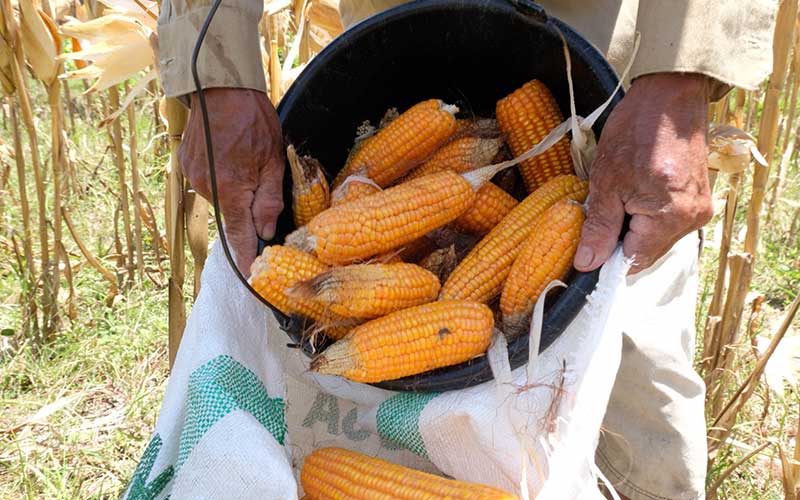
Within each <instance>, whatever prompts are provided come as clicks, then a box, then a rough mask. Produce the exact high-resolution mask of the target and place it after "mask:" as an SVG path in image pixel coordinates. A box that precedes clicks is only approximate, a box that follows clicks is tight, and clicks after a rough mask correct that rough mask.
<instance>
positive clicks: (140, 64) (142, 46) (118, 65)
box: [61, 14, 155, 93]
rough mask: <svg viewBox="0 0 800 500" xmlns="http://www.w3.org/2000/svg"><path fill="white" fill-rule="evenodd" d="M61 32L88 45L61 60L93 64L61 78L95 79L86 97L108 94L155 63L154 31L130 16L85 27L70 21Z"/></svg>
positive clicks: (107, 18) (102, 19)
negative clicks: (152, 42)
mask: <svg viewBox="0 0 800 500" xmlns="http://www.w3.org/2000/svg"><path fill="white" fill-rule="evenodd" d="M61 32H62V33H63V34H65V35H67V36H71V37H74V38H77V39H78V40H85V41H87V42H88V44H87V47H86V48H85V49H83V50H81V51H79V52H72V53H69V54H63V55H62V56H61V57H62V58H64V59H82V60H86V61H91V62H92V64H90V65H88V66H86V67H85V68H82V69H78V70H75V71H70V72H67V73H64V74H63V75H61V78H84V79H93V78H96V79H97V80H96V81H95V82H94V84H93V85H92V86H91V87H90V88H89V90H87V91H86V92H87V93H91V92H95V91H98V90H105V89H107V88H109V87H111V86H112V85H116V84H118V83H120V82H123V81H125V80H127V79H128V78H132V77H134V76H136V75H137V74H138V73H139V72H140V71H142V70H144V69H145V68H147V67H148V66H151V65H153V64H154V62H155V54H154V52H153V48H152V46H151V45H150V41H149V38H150V34H151V33H152V30H150V29H149V28H148V27H147V26H145V25H143V24H142V23H141V22H139V21H138V20H137V19H135V18H132V17H129V16H125V15H122V14H109V15H107V16H103V17H98V18H97V19H93V20H91V21H88V22H85V23H84V22H80V21H77V20H71V21H69V22H67V23H66V24H64V25H63V26H61Z"/></svg>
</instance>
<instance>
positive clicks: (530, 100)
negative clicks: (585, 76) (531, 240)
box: [496, 80, 573, 193]
mask: <svg viewBox="0 0 800 500" xmlns="http://www.w3.org/2000/svg"><path fill="white" fill-rule="evenodd" d="M496 111H497V122H498V123H499V124H500V130H502V131H503V133H504V134H505V135H506V136H507V137H508V144H509V146H510V147H511V152H512V153H513V154H514V156H519V155H521V154H522V153H524V152H525V151H527V150H528V149H530V148H531V147H533V146H534V145H535V144H536V143H538V142H539V141H541V140H542V139H544V137H545V136H546V135H547V134H549V133H550V131H551V130H553V129H554V128H556V126H558V125H559V124H560V123H561V122H562V121H564V117H563V115H562V114H561V110H560V109H559V108H558V104H556V101H555V99H554V98H553V95H552V94H551V93H550V91H549V90H548V89H547V87H545V85H544V84H543V83H542V82H540V81H538V80H532V81H530V82H528V83H526V84H525V85H523V86H522V87H520V88H519V89H517V90H515V91H514V92H512V93H511V94H509V95H508V96H506V97H504V98H503V99H500V100H499V101H498V102H497V109H496ZM519 170H520V172H521V173H522V178H523V180H524V181H525V186H526V187H527V188H528V192H529V193H532V192H534V191H535V190H536V189H538V188H539V186H541V185H543V184H544V183H545V182H547V181H548V180H549V179H551V178H553V177H555V176H557V175H562V174H571V173H572V172H573V167H572V159H571V156H570V152H569V139H568V138H567V137H564V138H563V139H561V140H560V141H558V143H556V144H555V145H554V146H553V147H551V148H550V149H548V150H547V151H545V152H544V153H543V154H541V155H539V156H536V157H534V158H531V159H530V160H527V161H524V162H522V163H520V164H519Z"/></svg>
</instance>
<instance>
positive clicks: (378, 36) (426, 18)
mask: <svg viewBox="0 0 800 500" xmlns="http://www.w3.org/2000/svg"><path fill="white" fill-rule="evenodd" d="M554 27H558V29H559V30H560V31H561V32H562V33H563V34H564V37H565V38H566V40H567V44H568V46H569V49H570V54H571V59H572V76H573V81H574V85H575V96H576V106H577V111H578V114H580V115H582V116H586V115H588V114H589V113H590V112H591V111H593V110H594V109H595V108H597V107H598V106H599V105H600V104H602V103H603V102H604V101H605V100H606V99H607V98H608V97H609V96H610V95H611V93H612V92H613V91H614V88H615V86H616V84H617V81H618V78H617V75H616V73H615V72H614V70H613V69H612V68H611V66H610V65H609V64H608V62H607V61H606V60H605V59H604V58H603V56H602V54H600V53H599V52H598V51H597V50H596V49H595V48H594V47H593V46H591V45H590V44H589V43H588V42H587V41H586V40H585V39H584V38H583V37H581V36H580V35H579V34H577V33H576V32H575V31H574V30H572V29H571V28H570V27H569V26H567V25H566V24H564V23H563V22H561V21H559V20H557V19H554V18H552V17H549V16H547V14H546V13H545V12H544V10H543V9H542V8H541V7H540V6H538V5H536V4H534V3H531V2H525V1H506V0H432V1H416V2H412V3H409V4H405V5H401V6H399V7H396V8H393V9H391V10H388V11H386V12H383V13H381V14H379V15H377V16H375V17H372V18H370V19H367V20H366V21H364V22H362V23H360V24H358V25H357V26H355V27H353V28H352V29H350V30H349V31H347V32H345V33H344V34H342V35H340V36H339V37H338V38H336V39H335V40H333V42H332V43H331V44H330V45H328V46H327V47H326V48H325V49H324V50H323V51H322V52H321V53H320V54H318V55H317V56H316V57H315V58H314V60H313V61H311V63H309V65H308V66H307V67H306V68H305V70H304V71H303V72H302V73H301V74H300V75H299V77H298V78H297V80H296V81H295V82H294V84H293V85H292V86H291V88H290V89H289V90H288V92H287V93H286V95H285V96H284V97H283V100H282V101H281V103H280V105H279V106H278V114H279V116H280V119H281V123H282V125H283V132H284V136H285V137H286V139H287V140H288V141H290V142H291V143H292V144H294V145H295V146H296V147H297V149H298V150H299V151H301V152H303V153H308V154H311V155H313V156H314V157H316V158H317V159H319V160H320V161H321V162H322V164H323V165H324V166H325V167H326V169H327V170H328V175H330V176H331V177H333V176H335V175H336V173H337V172H338V171H339V169H340V168H341V167H342V165H344V162H345V158H346V156H347V153H348V147H349V145H351V144H352V142H353V139H354V137H355V131H356V128H357V127H358V125H360V124H361V123H362V122H363V121H364V120H367V119H369V120H371V121H372V122H373V123H377V122H378V121H379V120H380V118H381V116H382V115H383V113H384V112H385V111H386V110H387V109H388V108H390V107H396V108H398V109H400V110H404V109H407V108H408V107H410V106H411V105H413V104H415V103H417V102H419V101H422V100H424V99H429V98H439V99H442V100H444V101H445V102H447V103H450V104H456V105H458V106H459V108H460V109H461V110H462V112H465V111H466V112H468V113H469V112H472V113H474V114H475V115H478V116H493V115H494V108H495V103H496V102H497V100H498V99H500V98H502V97H503V96H505V95H507V94H509V93H510V92H512V91H513V90H514V89H516V88H518V87H520V86H521V85H522V84H523V83H525V82H526V81H528V80H531V79H533V78H537V79H539V80H541V81H542V82H543V83H545V84H546V85H547V86H548V87H549V88H550V89H551V91H552V92H553V94H554V96H555V98H556V100H557V101H558V104H559V106H560V107H561V110H562V112H563V113H564V116H568V115H569V92H568V87H567V79H566V67H565V61H564V54H563V50H562V43H561V39H560V38H559V36H558V33H557V32H556V31H555V29H554ZM620 97H621V96H619V95H618V96H617V98H616V100H615V102H614V103H612V106H611V107H609V109H608V110H607V111H606V114H605V115H604V116H602V117H601V118H600V119H599V120H598V121H597V123H596V125H595V133H597V134H598V136H599V133H600V129H601V128H602V126H603V123H604V122H605V118H606V116H607V114H608V112H609V111H610V109H611V108H612V107H613V104H615V103H616V101H618V100H619V99H620ZM284 195H285V196H286V199H287V200H289V199H291V177H290V176H289V175H286V176H285V185H284ZM293 229H294V228H293V223H292V213H291V204H289V203H287V204H286V209H285V210H284V212H283V213H282V214H281V216H280V219H279V223H278V232H277V236H276V240H277V242H281V241H283V238H284V237H285V236H286V235H287V234H288V233H289V232H291V231H292V230H293ZM598 275H599V272H598V271H595V272H592V273H577V272H576V273H573V274H572V275H571V276H570V279H569V281H568V284H569V287H568V288H567V289H566V290H564V291H563V292H562V293H560V294H559V295H557V297H556V298H555V299H553V300H552V301H550V303H549V304H548V305H547V309H546V312H545V316H544V326H543V331H542V339H541V344H540V345H541V347H540V350H544V349H546V348H547V347H548V346H550V345H551V344H552V343H553V341H554V340H555V339H556V338H558V336H559V335H560V334H561V333H562V332H563V331H564V329H565V328H566V327H567V326H568V325H569V324H570V323H571V322H572V320H573V319H574V318H575V316H576V315H577V314H578V312H579V311H580V309H581V308H582V307H583V305H584V304H585V302H586V296H587V295H588V294H589V293H591V292H592V290H593V289H594V287H595V285H596V284H597V279H598ZM282 327H283V328H284V330H285V331H286V332H287V333H288V334H289V336H290V338H291V339H292V340H293V341H294V342H295V343H297V344H298V345H299V347H300V348H302V349H303V350H304V351H305V352H306V354H309V355H311V354H312V348H311V346H309V345H308V344H303V343H301V342H300V335H301V330H302V328H301V327H302V324H301V322H300V321H298V320H297V318H294V320H293V321H288V322H283V323H282ZM317 347H319V346H317ZM509 354H510V357H511V366H512V368H516V367H519V366H521V365H523V364H524V363H525V362H526V361H527V360H528V336H527V335H524V336H521V337H520V338H518V339H517V340H516V341H514V342H512V343H511V344H510V345H509ZM491 378H492V373H491V370H490V368H489V363H488V361H487V359H486V357H485V356H481V357H479V358H476V359H473V360H471V361H468V362H466V363H462V364H460V365H456V366H451V367H447V368H442V369H439V370H435V371H432V372H427V373H423V374H420V375H415V376H412V377H407V378H404V379H399V380H393V381H387V382H383V383H380V384H374V385H376V386H379V387H382V388H385V389H391V390H398V391H421V392H430V391H448V390H454V389H463V388H465V387H469V386H472V385H476V384H478V383H481V382H485V381H487V380H490V379H491Z"/></svg>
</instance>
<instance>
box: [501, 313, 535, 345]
mask: <svg viewBox="0 0 800 500" xmlns="http://www.w3.org/2000/svg"><path fill="white" fill-rule="evenodd" d="M529 320H530V317H529V315H528V314H523V313H517V314H511V315H503V318H502V323H503V330H502V331H503V335H505V337H506V340H507V341H508V342H511V341H512V340H514V339H516V338H517V337H519V336H520V335H522V334H524V333H525V330H526V329H527V328H528V327H529V326H530V325H529Z"/></svg>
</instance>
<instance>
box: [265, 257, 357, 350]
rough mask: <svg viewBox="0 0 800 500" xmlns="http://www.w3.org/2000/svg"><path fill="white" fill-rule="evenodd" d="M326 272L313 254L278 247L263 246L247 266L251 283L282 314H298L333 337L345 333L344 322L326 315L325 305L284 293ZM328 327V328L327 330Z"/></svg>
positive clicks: (345, 322)
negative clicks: (259, 253) (253, 260)
mask: <svg viewBox="0 0 800 500" xmlns="http://www.w3.org/2000/svg"><path fill="white" fill-rule="evenodd" d="M327 270H328V266H326V265H325V264H323V263H322V262H320V261H319V260H317V259H316V258H315V257H314V256H313V255H310V254H307V253H305V252H301V251H300V250H296V249H294V248H290V247H285V246H281V245H273V246H269V247H266V248H265V249H264V251H263V252H262V253H261V255H260V256H259V257H258V258H257V259H256V260H255V262H253V265H252V266H250V275H251V278H250V280H251V281H250V284H251V285H252V287H253V288H254V289H255V291H257V292H258V293H259V295H261V296H262V297H264V298H265V299H267V301H268V302H269V303H270V304H272V305H273V306H275V307H277V308H278V309H279V310H280V311H281V312H283V313H284V314H299V315H301V316H305V317H307V318H310V319H313V320H314V321H316V322H319V323H320V327H322V328H323V329H326V333H327V334H328V335H329V336H331V337H333V338H341V337H343V336H344V334H345V333H347V330H348V328H347V323H351V322H349V321H343V318H338V317H336V316H335V315H333V314H331V313H330V312H328V311H327V310H326V308H325V305H324V304H321V303H319V302H315V301H313V300H306V299H301V298H297V297H293V296H289V295H287V294H286V291H287V290H288V289H289V288H291V287H293V286H295V285H296V284H298V283H300V282H301V281H305V280H309V279H311V278H313V277H314V276H316V275H318V274H320V273H322V272H325V271H327ZM328 327H331V328H328Z"/></svg>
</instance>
